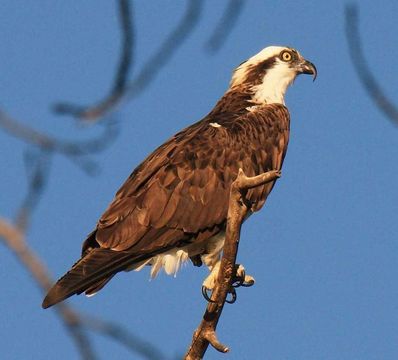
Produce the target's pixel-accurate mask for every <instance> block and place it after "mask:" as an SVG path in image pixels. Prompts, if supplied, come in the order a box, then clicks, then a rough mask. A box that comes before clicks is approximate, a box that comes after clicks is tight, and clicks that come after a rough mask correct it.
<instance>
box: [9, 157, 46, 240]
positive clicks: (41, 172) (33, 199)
mask: <svg viewBox="0 0 398 360" xmlns="http://www.w3.org/2000/svg"><path fill="white" fill-rule="evenodd" d="M25 160H26V167H27V179H28V191H27V193H26V196H25V199H24V200H23V202H22V205H21V207H20V208H19V210H18V212H17V216H16V220H15V224H16V227H17V228H18V229H19V230H20V231H21V232H22V233H25V232H26V229H27V228H28V225H29V222H30V218H31V214H32V213H33V211H34V209H35V208H36V206H37V204H38V203H39V200H40V198H41V195H42V193H43V190H44V188H45V185H46V183H47V179H48V177H49V170H50V161H51V153H49V152H47V151H42V150H40V151H39V153H37V152H35V153H33V151H30V152H29V153H28V154H27V155H26V156H25Z"/></svg>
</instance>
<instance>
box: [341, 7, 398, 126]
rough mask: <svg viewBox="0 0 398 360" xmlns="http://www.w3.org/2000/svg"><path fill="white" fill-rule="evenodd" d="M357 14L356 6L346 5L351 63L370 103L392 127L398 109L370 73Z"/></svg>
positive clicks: (396, 119)
mask: <svg viewBox="0 0 398 360" xmlns="http://www.w3.org/2000/svg"><path fill="white" fill-rule="evenodd" d="M358 12H359V10H358V6H357V5H348V6H347V7H346V9H345V30H346V37H347V41H348V50H349V52H350V56H351V60H352V63H353V65H354V68H355V70H356V72H357V74H358V76H359V79H360V81H361V82H362V85H363V86H364V88H365V90H366V91H367V93H368V94H369V96H370V98H371V99H372V101H373V102H374V103H375V104H376V106H377V107H378V108H379V109H380V110H381V111H382V112H383V113H384V115H386V116H387V118H388V119H390V120H391V121H392V122H393V123H394V125H398V108H397V107H396V106H395V105H394V103H393V102H392V101H391V100H390V99H389V98H388V97H387V96H386V95H385V94H384V92H383V90H382V88H381V86H380V85H379V84H378V82H377V81H376V79H375V77H374V76H373V74H372V72H371V71H370V68H369V66H368V65H367V62H366V59H365V56H364V54H363V51H362V45H361V37H360V35H359V30H358V17H359V16H358Z"/></svg>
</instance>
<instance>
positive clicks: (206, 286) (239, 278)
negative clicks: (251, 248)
mask: <svg viewBox="0 0 398 360" xmlns="http://www.w3.org/2000/svg"><path fill="white" fill-rule="evenodd" d="M220 264H221V261H220V260H218V261H217V262H216V264H215V265H214V266H211V267H210V266H209V269H210V274H209V276H208V277H207V278H206V279H205V280H204V281H203V284H202V294H203V297H204V298H205V299H206V300H207V301H209V302H211V301H212V300H211V292H212V291H213V289H214V287H215V286H216V282H217V277H218V272H219V269H220ZM252 285H254V278H253V277H252V276H250V275H246V271H245V268H244V267H243V266H242V265H240V264H236V265H235V271H234V275H233V277H232V284H231V287H230V289H229V293H230V294H231V296H232V298H231V299H227V300H226V302H228V303H230V304H232V303H234V302H235V301H236V291H235V288H237V287H240V286H244V287H249V286H252ZM209 293H210V295H209Z"/></svg>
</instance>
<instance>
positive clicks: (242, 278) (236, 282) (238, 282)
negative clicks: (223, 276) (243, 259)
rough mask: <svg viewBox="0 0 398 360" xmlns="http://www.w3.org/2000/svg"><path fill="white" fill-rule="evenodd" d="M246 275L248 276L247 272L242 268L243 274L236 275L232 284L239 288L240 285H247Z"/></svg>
mask: <svg viewBox="0 0 398 360" xmlns="http://www.w3.org/2000/svg"><path fill="white" fill-rule="evenodd" d="M245 277H246V272H245V270H242V274H241V275H239V276H236V275H235V277H234V279H233V281H232V286H233V287H234V288H238V287H240V286H245Z"/></svg>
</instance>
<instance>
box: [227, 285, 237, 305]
mask: <svg viewBox="0 0 398 360" xmlns="http://www.w3.org/2000/svg"><path fill="white" fill-rule="evenodd" d="M229 293H230V294H231V296H232V297H231V299H228V298H227V299H225V302H227V303H228V304H233V303H234V302H235V301H236V298H237V295H236V290H235V288H234V287H231V289H230V291H229Z"/></svg>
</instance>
